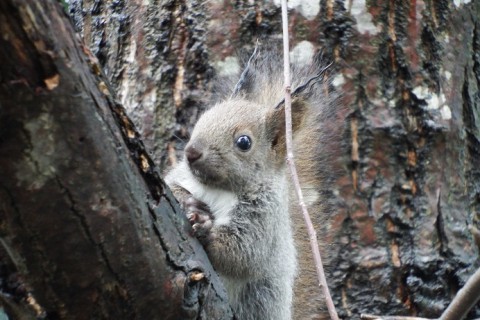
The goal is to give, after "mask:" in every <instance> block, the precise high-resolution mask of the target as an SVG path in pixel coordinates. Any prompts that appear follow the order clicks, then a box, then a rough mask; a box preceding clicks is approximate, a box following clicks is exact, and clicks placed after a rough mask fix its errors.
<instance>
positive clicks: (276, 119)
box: [267, 97, 308, 159]
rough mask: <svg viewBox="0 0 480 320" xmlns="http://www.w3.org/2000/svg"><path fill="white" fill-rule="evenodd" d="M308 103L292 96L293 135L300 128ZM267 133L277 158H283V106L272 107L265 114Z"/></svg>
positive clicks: (284, 146) (284, 148)
mask: <svg viewBox="0 0 480 320" xmlns="http://www.w3.org/2000/svg"><path fill="white" fill-rule="evenodd" d="M307 108H308V104H307V102H306V101H305V100H304V99H302V98H298V97H297V98H294V99H293V101H292V132H293V135H295V133H296V132H297V131H298V130H299V128H301V126H302V123H303V122H304V119H305V114H306V113H307V112H306V111H307ZM267 135H268V137H269V139H270V141H271V143H272V149H273V150H274V151H275V153H276V158H277V159H283V158H284V157H285V155H286V140H285V106H284V105H282V106H280V107H279V108H274V109H272V110H271V111H270V113H269V114H268V115H267Z"/></svg>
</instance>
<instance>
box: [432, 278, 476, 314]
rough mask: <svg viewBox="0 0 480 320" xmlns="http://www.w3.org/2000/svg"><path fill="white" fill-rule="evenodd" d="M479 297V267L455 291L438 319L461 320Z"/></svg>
mask: <svg viewBox="0 0 480 320" xmlns="http://www.w3.org/2000/svg"><path fill="white" fill-rule="evenodd" d="M479 299H480V269H477V271H475V273H474V274H473V275H472V276H471V277H470V279H468V281H467V283H465V286H463V288H462V289H460V290H459V291H458V292H457V295H456V296H455V298H453V301H452V302H451V303H450V305H449V306H448V308H447V310H445V311H444V312H443V314H442V316H441V317H440V320H461V319H463V318H464V317H465V316H466V315H467V313H468V312H469V311H470V309H472V307H473V306H474V305H475V304H476V303H477V301H478V300H479Z"/></svg>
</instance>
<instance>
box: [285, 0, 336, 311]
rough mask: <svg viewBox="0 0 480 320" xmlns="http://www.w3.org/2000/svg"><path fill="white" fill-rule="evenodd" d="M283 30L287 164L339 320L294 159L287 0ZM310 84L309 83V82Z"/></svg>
mask: <svg viewBox="0 0 480 320" xmlns="http://www.w3.org/2000/svg"><path fill="white" fill-rule="evenodd" d="M282 29H283V59H284V60H283V61H284V67H283V70H284V78H285V130H286V144H287V163H288V166H289V168H290V171H291V173H292V180H293V183H294V186H295V191H296V193H297V197H298V201H299V203H300V206H301V208H302V212H303V218H304V219H305V224H306V225H307V230H308V235H309V238H310V245H311V247H312V252H313V257H314V260H315V266H316V270H317V276H318V281H319V285H320V286H321V288H322V290H323V294H324V295H325V300H326V304H327V308H328V312H329V314H330V318H331V319H332V320H338V315H337V311H336V310H335V305H334V304H333V301H332V297H331V296H330V292H329V290H328V286H327V280H326V278H325V272H324V271H323V265H322V259H321V257H320V250H319V249H318V241H317V234H316V232H315V229H314V228H313V224H312V220H311V219H310V216H309V214H308V211H307V206H306V205H305V202H304V201H303V194H302V189H301V188H300V181H299V180H298V175H297V169H296V167H295V162H294V158H293V151H292V150H293V141H292V97H291V90H292V89H291V81H290V56H289V43H288V14H287V0H282ZM307 84H308V82H307Z"/></svg>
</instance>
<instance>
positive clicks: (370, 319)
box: [360, 314, 433, 320]
mask: <svg viewBox="0 0 480 320" xmlns="http://www.w3.org/2000/svg"><path fill="white" fill-rule="evenodd" d="M360 319H362V320H433V319H427V318H419V317H405V316H374V315H372V314H362V315H361V316H360Z"/></svg>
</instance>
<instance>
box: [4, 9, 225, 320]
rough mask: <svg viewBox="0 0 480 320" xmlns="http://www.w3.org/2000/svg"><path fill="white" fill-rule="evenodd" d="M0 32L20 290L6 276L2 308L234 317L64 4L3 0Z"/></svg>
mask: <svg viewBox="0 0 480 320" xmlns="http://www.w3.org/2000/svg"><path fill="white" fill-rule="evenodd" d="M0 33H1V37H0V58H1V60H2V64H1V65H0V101H1V102H0V124H1V125H0V135H1V138H0V177H1V179H0V204H1V205H0V221H1V223H0V258H1V267H2V268H1V269H2V275H8V274H9V275H10V277H12V274H16V275H17V279H20V280H18V281H19V282H20V283H21V285H20V286H16V287H15V286H10V288H8V283H7V284H6V282H7V281H6V280H7V279H3V280H2V281H1V283H2V291H3V295H2V299H1V301H2V302H1V304H2V305H3V306H4V308H5V310H7V312H8V310H12V309H13V308H12V307H11V306H12V305H16V304H17V302H18V300H15V299H13V300H12V299H10V298H12V297H11V296H10V295H8V294H12V295H13V298H18V297H19V294H20V293H19V291H18V290H20V289H21V291H22V292H21V294H23V297H24V298H25V300H24V301H23V302H22V303H21V305H20V306H19V305H17V306H16V307H18V308H25V305H28V306H27V307H28V308H30V309H31V310H33V312H30V311H25V313H24V316H25V317H27V316H31V314H34V316H36V317H39V318H42V317H46V318H48V319H179V318H181V319H220V318H222V319H223V318H231V317H232V315H231V311H230V308H229V307H228V304H227V303H226V298H225V297H226V294H225V291H224V289H223V287H222V285H221V284H220V282H219V279H218V277H217V275H216V273H215V272H214V271H213V269H212V267H211V265H210V264H209V262H208V258H207V257H206V254H205V252H204V251H203V249H202V248H201V246H200V244H199V243H198V242H197V241H196V240H195V239H193V238H192V237H190V236H189V235H188V232H189V230H190V229H189V224H188V221H187V220H186V219H185V217H184V216H183V214H179V213H178V212H179V208H178V205H177V203H176V202H175V200H174V199H173V197H172V195H171V193H170V192H169V191H168V188H166V187H165V185H164V184H163V182H162V181H161V179H160V177H159V174H158V170H157V169H156V167H155V166H154V163H153V162H152V160H150V158H149V156H148V154H147V152H146V151H145V148H144V146H143V144H142V142H141V141H140V137H139V135H138V133H137V132H136V131H135V129H134V127H133V124H132V123H131V122H130V120H129V119H128V117H127V116H126V114H125V111H124V109H123V108H122V107H121V106H120V105H119V104H118V103H117V102H116V100H115V97H114V95H113V94H112V91H111V90H110V89H109V86H108V84H107V83H108V82H107V80H106V79H105V78H104V77H103V76H102V75H101V72H100V66H99V65H98V61H97V60H96V59H95V58H94V56H93V55H91V54H90V57H89V58H88V59H87V57H86V55H85V53H87V54H88V53H89V50H88V49H87V48H86V47H84V46H82V45H80V43H79V41H78V38H77V36H76V35H75V33H74V31H73V28H72V26H71V23H70V21H69V20H68V18H67V17H66V15H65V13H64V12H63V10H62V7H61V5H60V3H58V2H57V1H53V0H48V1H47V0H46V1H42V2H38V1H35V0H22V1H20V0H8V1H2V2H1V3H0ZM10 280H11V278H10V279H9V281H10ZM19 287H21V288H20V289H19ZM8 289H12V290H17V291H11V292H8ZM29 314H30V315H29ZM14 318H19V317H14Z"/></svg>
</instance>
